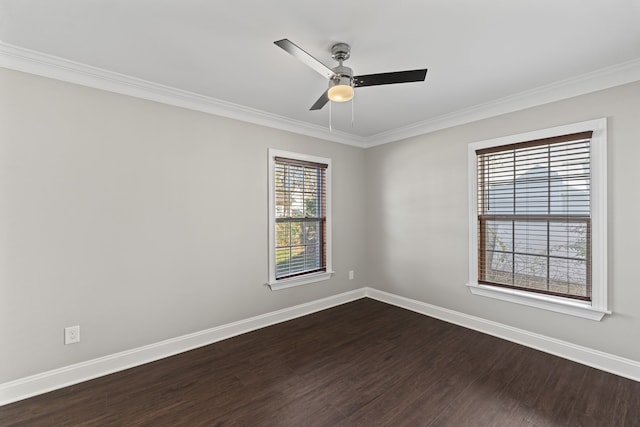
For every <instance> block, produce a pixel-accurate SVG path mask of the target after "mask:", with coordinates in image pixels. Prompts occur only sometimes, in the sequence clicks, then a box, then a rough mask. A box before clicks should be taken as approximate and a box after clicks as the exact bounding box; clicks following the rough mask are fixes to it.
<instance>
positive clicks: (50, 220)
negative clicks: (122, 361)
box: [0, 69, 366, 383]
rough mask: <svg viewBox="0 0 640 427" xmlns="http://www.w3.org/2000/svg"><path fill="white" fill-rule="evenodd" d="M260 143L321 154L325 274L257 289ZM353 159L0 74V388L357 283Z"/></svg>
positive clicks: (262, 270)
mask: <svg viewBox="0 0 640 427" xmlns="http://www.w3.org/2000/svg"><path fill="white" fill-rule="evenodd" d="M269 147H274V148H279V149H284V150H291V151H297V152H303V153H307V154H313V155H318V156H323V157H329V158H331V159H332V166H333V182H334V187H333V215H334V216H333V259H334V262H333V265H334V270H335V271H336V275H335V276H334V278H332V279H331V280H329V281H325V282H321V283H317V284H312V285H306V286H302V287H297V288H293V289H288V290H282V291H277V292H272V291H270V290H269V289H268V288H267V287H266V286H264V283H265V282H266V280H267V275H268V270H267V179H266V178H267V161H268V158H267V149H268V148H269ZM364 156H365V152H364V150H362V149H359V148H354V147H350V146H346V145H341V144H334V143H328V142H326V141H320V140H316V139H313V138H309V137H304V136H299V135H294V134H291V133H287V132H282V131H277V130H273V129H269V128H265V127H260V126H254V125H250V124H246V123H241V122H237V121H234V120H230V119H225V118H220V117H215V116H211V115H206V114H202V113H198V112H194V111H189V110H185V109H180V108H175V107H170V106H166V105H162V104H158V103H153V102H148V101H144V100H140V99H135V98H131V97H126V96H122V95H117V94H112V93H108V92H103V91H98V90H94V89H89V88H85V87H81V86H76V85H72V84H67V83H63V82H60V81H55V80H50V79H46V78H41V77H37V76H33V75H29V74H23V73H19V72H15V71H9V70H6V69H0V162H1V163H0V337H2V343H1V344H0V346H1V347H2V350H1V351H0V383H2V382H6V381H10V380H13V379H17V378H21V377H24V376H28V375H31V374H36V373H39V372H43V371H47V370H50V369H54V368H58V367H62V366H66V365H69V364H73V363H76V362H80V361H84V360H89V359H92V358H96V357H99V356H104V355H108V354H113V353H116V352H119V351H123V350H127V349H131V348H135V347H138V346H142V345H145V344H150V343H155V342H158V341H161V340H164V339H168V338H172V337H176V336H180V335H183V334H187V333H191V332H196V331H200V330H204V329H207V328H211V327H214V326H218V325H222V324H225V323H228V322H232V321H236V320H240V319H245V318H248V317H251V316H255V315H258V314H263V313H267V312H270V311H273V310H278V309H282V308H285V307H290V306H293V305H296V304H299V303H303V302H307V301H311V300H314V299H318V298H323V297H326V296H330V295H335V294H338V293H341V292H345V291H348V290H351V289H355V288H360V287H362V286H365V285H366V280H365V271H366V268H365V254H364V252H363V250H362V248H363V246H362V242H363V241H364V231H365V229H364V223H363V220H362V218H363V217H364V212H365V211H364V208H365V204H364V187H365V181H364V178H365V175H366V174H365V170H364V166H365V165H364ZM348 270H355V272H356V279H355V280H353V281H348V280H347V272H348ZM76 324H78V325H80V326H81V337H82V341H81V343H79V344H74V345H69V346H65V345H63V328H64V327H65V326H71V325H76Z"/></svg>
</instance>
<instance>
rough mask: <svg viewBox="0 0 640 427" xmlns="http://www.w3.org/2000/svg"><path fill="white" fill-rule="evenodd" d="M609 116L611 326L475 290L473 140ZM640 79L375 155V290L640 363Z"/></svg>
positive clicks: (371, 179) (370, 258) (370, 250)
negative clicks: (471, 281) (471, 268)
mask: <svg viewBox="0 0 640 427" xmlns="http://www.w3.org/2000/svg"><path fill="white" fill-rule="evenodd" d="M599 117H608V119H609V121H608V196H609V205H608V219H609V227H608V234H609V241H608V246H609V253H608V263H609V302H610V304H609V305H610V309H611V310H613V312H614V314H613V315H612V316H606V317H605V318H604V319H603V321H601V322H594V321H590V320H584V319H579V318H575V317H571V316H566V315H562V314H557V313H552V312H548V311H542V310H539V309H535V308H529V307H525V306H522V305H516V304H512V303H507V302H503V301H497V300H493V299H488V298H485V297H480V296H474V295H471V294H470V292H469V291H468V290H467V288H466V286H465V283H467V280H468V278H467V262H468V255H467V254H468V243H467V239H468V225H467V223H468V221H467V218H468V217H467V215H468V213H467V209H468V206H467V205H468V203H467V144H468V143H470V142H475V141H481V140H484V139H490V138H495V137H500V136H505V135H511V134H517V133H522V132H527V131H532V130H537V129H543V128H548V127H553V126H558V125H563V124H568V123H574V122H579V121H584V120H590V119H595V118H599ZM638 159H640V82H637V83H634V84H629V85H625V86H620V87H617V88H613V89H609V90H605V91H601V92H596V93H592V94H589V95H584V96H580V97H576V98H573V99H568V100H564V101H561V102H556V103H552V104H547V105H544V106H541V107H537V108H531V109H528V110H524V111H520V112H516V113H512V114H507V115H503V116H499V117H494V118H491V119H487V120H482V121H478V122H475V123H470V124H467V125H463V126H457V127H454V128H450V129H447V130H443V131H439V132H434V133H431V134H428V135H423V136H418V137H415V138H411V139H408V140H404V141H401V142H397V143H392V144H387V145H383V146H379V147H374V148H371V149H368V150H367V151H366V167H367V202H366V203H367V214H368V219H369V221H368V222H367V242H366V248H367V265H368V267H369V268H368V284H369V286H372V287H375V288H377V289H380V290H383V291H388V292H392V293H395V294H398V295H402V296H405V297H408V298H413V299H417V300H420V301H423V302H427V303H430V304H434V305H437V306H440V307H444V308H448V309H452V310H456V311H458V312H462V313H466V314H469V315H474V316H478V317H481V318H484V319H488V320H492V321H496V322H500V323H503V324H506V325H510V326H513V327H517V328H521V329H524V330H527V331H530V332H535V333H539V334H543V335H546V336H548V337H553V338H558V339H561V340H566V341H568V342H571V343H575V344H578V345H583V346H587V347H590V348H593V349H597V350H601V351H605V352H608V353H612V354H615V355H618V356H622V357H627V358H630V359H633V360H636V361H640V344H639V342H638V340H637V339H636V334H637V331H639V330H640V309H639V308H638V307H639V306H638V304H639V303H640V286H638V278H637V277H636V275H637V270H636V269H637V266H638V259H639V257H640V239H639V238H638V231H639V227H638V211H639V209H640V200H639V198H638V195H639V194H640V192H639V191H638V183H639V182H640V167H638Z"/></svg>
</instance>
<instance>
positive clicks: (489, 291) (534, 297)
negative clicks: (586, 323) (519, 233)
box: [467, 283, 611, 321]
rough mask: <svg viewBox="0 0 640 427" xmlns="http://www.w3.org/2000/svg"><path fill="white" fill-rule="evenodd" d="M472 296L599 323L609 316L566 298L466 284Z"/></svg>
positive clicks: (604, 312) (607, 312)
mask: <svg viewBox="0 0 640 427" xmlns="http://www.w3.org/2000/svg"><path fill="white" fill-rule="evenodd" d="M467 286H468V287H469V290H470V291H471V293H472V294H474V295H480V296H484V297H488V298H495V299H499V300H502V301H508V302H514V303H516V304H522V305H527V306H529V307H536V308H541V309H543V310H549V311H555V312H556V313H562V314H568V315H570V316H577V317H582V318H584V319H589V320H595V321H600V320H602V318H603V317H604V315H605V314H611V312H610V311H607V310H599V309H596V308H594V307H592V306H591V304H589V303H588V302H582V301H574V300H571V299H568V298H561V297H553V296H549V295H542V294H534V293H529V292H524V291H518V290H515V289H506V288H501V287H498V286H491V285H480V284H477V283H475V284H467Z"/></svg>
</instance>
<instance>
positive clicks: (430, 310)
mask: <svg viewBox="0 0 640 427" xmlns="http://www.w3.org/2000/svg"><path fill="white" fill-rule="evenodd" d="M365 295H366V296H367V297H368V298H372V299H375V300H378V301H381V302H385V303H387V304H391V305H395V306H398V307H401V308H405V309H407V310H411V311H415V312H416V313H420V314H424V315H426V316H430V317H434V318H436V319H440V320H444V321H445V322H449V323H453V324H455V325H459V326H463V327H465V328H469V329H473V330H476V331H479V332H482V333H485V334H488V335H493V336H495V337H498V338H502V339H505V340H507V341H511V342H514V343H517V344H522V345H524V346H527V347H531V348H535V349H536V350H540V351H544V352H545V353H550V354H553V355H556V356H559V357H562V358H564V359H568V360H572V361H574V362H578V363H581V364H583V365H587V366H591V367H593V368H596V369H600V370H602V371H606V372H610V373H612V374H615V375H619V376H621V377H625V378H629V379H632V380H634V381H640V362H638V361H635V360H631V359H625V358H624V357H619V356H616V355H613V354H609V353H604V352H602V351H598V350H594V349H591V348H588V347H582V346H579V345H576V344H572V343H570V342H566V341H562V340H558V339H555V338H550V337H547V336H544V335H540V334H535V333H533V332H528V331H525V330H523V329H518V328H513V327H511V326H507V325H503V324H501V323H497V322H492V321H490V320H486V319H482V318H480V317H475V316H470V315H468V314H464V313H460V312H457V311H453V310H449V309H446V308H442V307H438V306H435V305H431V304H427V303H425V302H421V301H417V300H414V299H410V298H405V297H401V296H398V295H394V294H390V293H388V292H383V291H379V290H377V289H373V288H365Z"/></svg>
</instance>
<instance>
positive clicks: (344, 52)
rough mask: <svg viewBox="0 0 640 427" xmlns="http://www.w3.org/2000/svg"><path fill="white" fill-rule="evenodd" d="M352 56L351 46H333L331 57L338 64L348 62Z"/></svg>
mask: <svg viewBox="0 0 640 427" xmlns="http://www.w3.org/2000/svg"><path fill="white" fill-rule="evenodd" d="M349 56H351V46H349V45H348V44H346V43H336V44H334V45H333V46H331V57H332V58H333V59H335V60H336V61H338V62H342V61H346V60H347V59H349Z"/></svg>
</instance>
